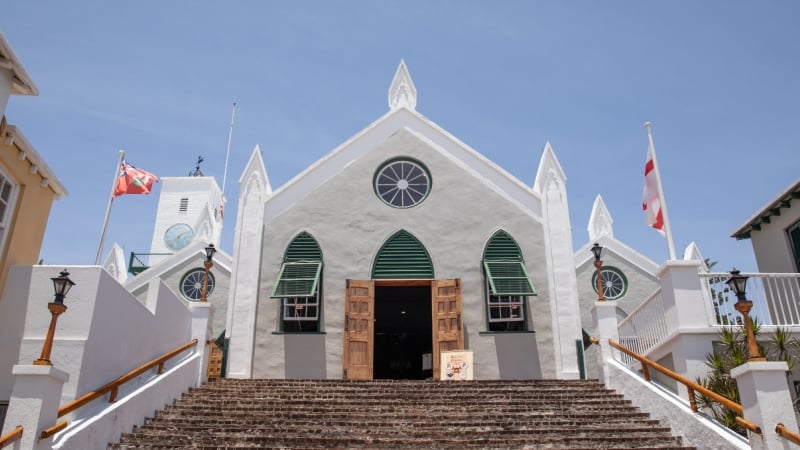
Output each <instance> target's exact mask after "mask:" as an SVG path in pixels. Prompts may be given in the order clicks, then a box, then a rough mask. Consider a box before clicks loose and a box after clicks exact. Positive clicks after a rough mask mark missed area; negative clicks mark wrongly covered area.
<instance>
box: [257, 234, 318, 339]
mask: <svg viewBox="0 0 800 450" xmlns="http://www.w3.org/2000/svg"><path fill="white" fill-rule="evenodd" d="M321 281H322V251H321V250H320V248H319V244H317V241H316V239H314V237H313V236H311V235H310V234H308V233H307V232H305V231H303V232H302V233H300V234H298V235H297V236H295V238H294V239H292V242H291V243H289V246H288V247H286V252H285V253H284V255H283V264H282V265H281V271H280V273H279V274H278V282H277V283H275V289H273V291H272V295H271V296H270V297H272V298H279V299H281V322H280V323H281V331H284V332H289V333H291V332H314V331H319V330H320V327H319V317H320V314H319V312H320V307H321V303H320V299H321V298H322V297H321V296H320V291H321V289H320V286H321V284H322V283H321Z"/></svg>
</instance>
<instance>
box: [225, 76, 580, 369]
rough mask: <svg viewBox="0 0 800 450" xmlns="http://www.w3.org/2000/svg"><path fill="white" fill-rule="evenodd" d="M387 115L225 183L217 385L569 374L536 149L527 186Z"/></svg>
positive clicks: (561, 271)
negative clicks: (275, 167) (295, 171)
mask: <svg viewBox="0 0 800 450" xmlns="http://www.w3.org/2000/svg"><path fill="white" fill-rule="evenodd" d="M416 95H417V94H416V89H415V87H414V84H413V82H412V81H411V78H410V76H409V73H408V71H407V69H406V66H405V64H404V63H403V62H401V63H400V66H399V68H398V70H397V72H396V74H395V77H394V79H393V81H392V84H391V86H390V89H389V108H390V109H389V112H388V113H386V114H385V115H384V116H382V117H381V118H379V119H378V120H377V121H375V122H374V123H372V124H371V125H369V126H368V127H367V128H366V129H364V130H362V131H361V132H359V133H358V134H356V135H355V136H354V137H352V138H351V139H349V140H348V141H346V142H345V143H343V144H341V145H340V146H339V147H337V148H336V149H334V150H333V151H331V152H330V153H329V154H328V155H326V156H324V157H323V158H322V159H320V160H319V161H317V162H316V163H314V164H313V165H311V166H310V167H309V168H307V169H306V170H305V171H303V172H302V173H300V174H299V175H298V176H296V177H295V178H294V179H292V180H290V181H289V182H287V183H286V184H285V185H283V186H281V187H280V188H277V189H275V190H273V189H272V187H271V185H270V182H269V178H268V175H267V171H266V168H265V166H264V163H263V160H262V159H261V154H260V151H259V150H258V148H256V149H255V151H254V152H253V154H252V156H251V159H250V161H249V163H248V165H247V167H246V169H245V171H244V173H243V175H242V177H241V179H240V197H239V209H238V216H237V218H236V220H237V223H236V232H235V237H234V248H233V251H232V254H233V255H234V256H233V261H232V270H231V280H230V289H229V297H228V310H227V326H226V337H227V339H228V358H227V363H228V367H227V375H228V376H229V377H247V378H249V377H256V378H346V379H381V378H390V379H391V378H406V379H408V378H411V379H414V378H417V379H424V378H436V379H438V378H439V377H440V373H442V371H441V367H440V361H442V359H441V358H442V355H443V354H445V352H451V351H459V350H464V351H467V352H468V353H469V354H470V355H471V357H472V362H471V366H472V367H470V369H471V371H472V373H473V374H474V377H475V378H476V379H536V378H577V376H578V361H577V351H576V345H577V342H576V341H579V340H580V339H581V321H580V310H579V300H578V288H577V283H576V274H575V259H574V256H573V248H572V234H571V226H570V222H569V214H568V203H567V196H566V177H565V175H564V173H563V171H562V169H561V167H560V165H559V163H558V161H557V159H556V157H555V154H554V152H553V150H552V148H551V147H550V145H549V144H547V145H545V148H544V150H543V152H542V156H541V161H540V164H539V167H538V171H537V176H536V181H535V183H534V185H533V186H527V185H525V184H523V183H522V182H520V181H519V180H517V179H516V178H514V177H513V176H512V175H510V174H509V173H508V172H506V171H505V170H504V169H502V168H501V167H499V166H497V165H496V164H494V163H493V162H492V161H490V160H488V159H487V158H486V157H484V156H483V155H481V154H480V153H478V152H477V151H476V150H474V149H472V148H470V147H469V146H468V145H466V144H465V143H463V142H461V141H460V140H459V139H458V138H457V137H455V136H453V135H451V134H449V133H448V132H447V131H445V130H444V129H442V128H441V127H439V126H438V125H436V124H435V123H433V122H432V121H430V120H429V119H427V118H425V117H424V116H423V115H421V114H420V113H418V112H417V111H416Z"/></svg>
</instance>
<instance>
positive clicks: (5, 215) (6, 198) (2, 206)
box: [0, 169, 17, 254]
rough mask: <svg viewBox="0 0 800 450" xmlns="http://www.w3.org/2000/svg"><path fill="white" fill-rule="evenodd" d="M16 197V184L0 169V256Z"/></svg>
mask: <svg viewBox="0 0 800 450" xmlns="http://www.w3.org/2000/svg"><path fill="white" fill-rule="evenodd" d="M16 195H17V186H16V184H15V183H14V182H13V181H12V180H11V178H10V177H9V176H8V175H6V173H5V172H4V171H3V170H2V169H0V254H2V253H3V248H4V247H5V243H6V237H7V234H8V229H9V227H10V226H11V219H12V217H13V213H12V212H13V210H14V201H15V200H16Z"/></svg>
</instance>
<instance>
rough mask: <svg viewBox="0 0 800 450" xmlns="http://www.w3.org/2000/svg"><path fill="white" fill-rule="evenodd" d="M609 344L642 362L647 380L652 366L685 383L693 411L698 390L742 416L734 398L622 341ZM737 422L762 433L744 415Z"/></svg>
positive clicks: (695, 406) (759, 428)
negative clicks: (668, 366) (633, 348)
mask: <svg viewBox="0 0 800 450" xmlns="http://www.w3.org/2000/svg"><path fill="white" fill-rule="evenodd" d="M595 341H597V340H596V339H595V340H593V341H592V342H594V343H599V341H597V342H595ZM608 344H609V345H611V346H612V347H614V348H616V349H617V350H619V351H621V352H622V353H625V354H626V355H628V356H630V357H631V358H633V359H635V360H637V361H639V362H640V363H642V374H643V375H644V378H645V380H647V381H650V371H649V370H648V368H649V367H652V368H653V369H655V370H657V371H659V372H661V373H663V374H664V375H666V376H668V377H670V378H672V379H673V380H675V381H677V382H679V383H682V384H683V385H685V386H686V390H687V391H688V393H689V406H690V407H691V408H692V412H697V403H696V402H695V399H694V392H695V391H697V392H699V393H700V394H702V395H704V396H706V397H709V398H711V399H712V400H714V401H716V402H718V403H720V404H721V405H723V406H724V407H726V408H728V409H730V410H731V411H733V412H735V413H736V414H739V415H740V416H741V415H742V414H743V413H744V409H743V408H742V405H740V404H738V403H736V402H734V401H733V400H731V399H729V398H727V397H723V396H721V395H719V394H717V393H716V392H713V391H711V390H709V389H706V388H704V387H703V386H701V385H699V384H697V383H695V382H694V381H692V380H690V379H688V378H686V377H684V376H683V375H680V374H678V373H675V372H673V371H671V370H669V369H667V368H666V367H664V366H662V365H661V364H658V363H657V362H655V361H651V360H649V359H647V358H645V357H644V356H642V355H640V354H638V353H636V352H634V351H633V350H631V349H629V348H627V347H624V346H622V345H621V344H620V343H618V342H616V341H615V340H613V339H609V340H608ZM736 423H738V424H739V425H741V426H743V427H745V428H747V429H748V430H750V431H752V432H753V433H756V434H761V427H759V426H758V425H756V424H754V423H752V422H750V421H748V420H746V419H744V418H742V417H738V416H737V417H736Z"/></svg>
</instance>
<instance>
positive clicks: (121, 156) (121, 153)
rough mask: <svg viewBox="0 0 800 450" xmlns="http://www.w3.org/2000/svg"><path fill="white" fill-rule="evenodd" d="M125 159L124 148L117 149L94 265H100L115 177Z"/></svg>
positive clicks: (112, 200) (112, 201) (115, 182)
mask: <svg viewBox="0 0 800 450" xmlns="http://www.w3.org/2000/svg"><path fill="white" fill-rule="evenodd" d="M124 159H125V150H120V151H119V162H117V166H116V167H115V168H114V182H113V183H111V193H110V194H108V206H107V207H106V217H105V219H103V230H102V231H101V232H100V244H99V245H98V246H97V256H96V257H95V259H94V264H95V265H100V256H101V255H102V253H103V243H104V242H105V240H106V229H107V228H108V218H109V217H111V205H112V203H114V190H115V189H116V187H117V178H119V169H120V167H122V161H123V160H124Z"/></svg>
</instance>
